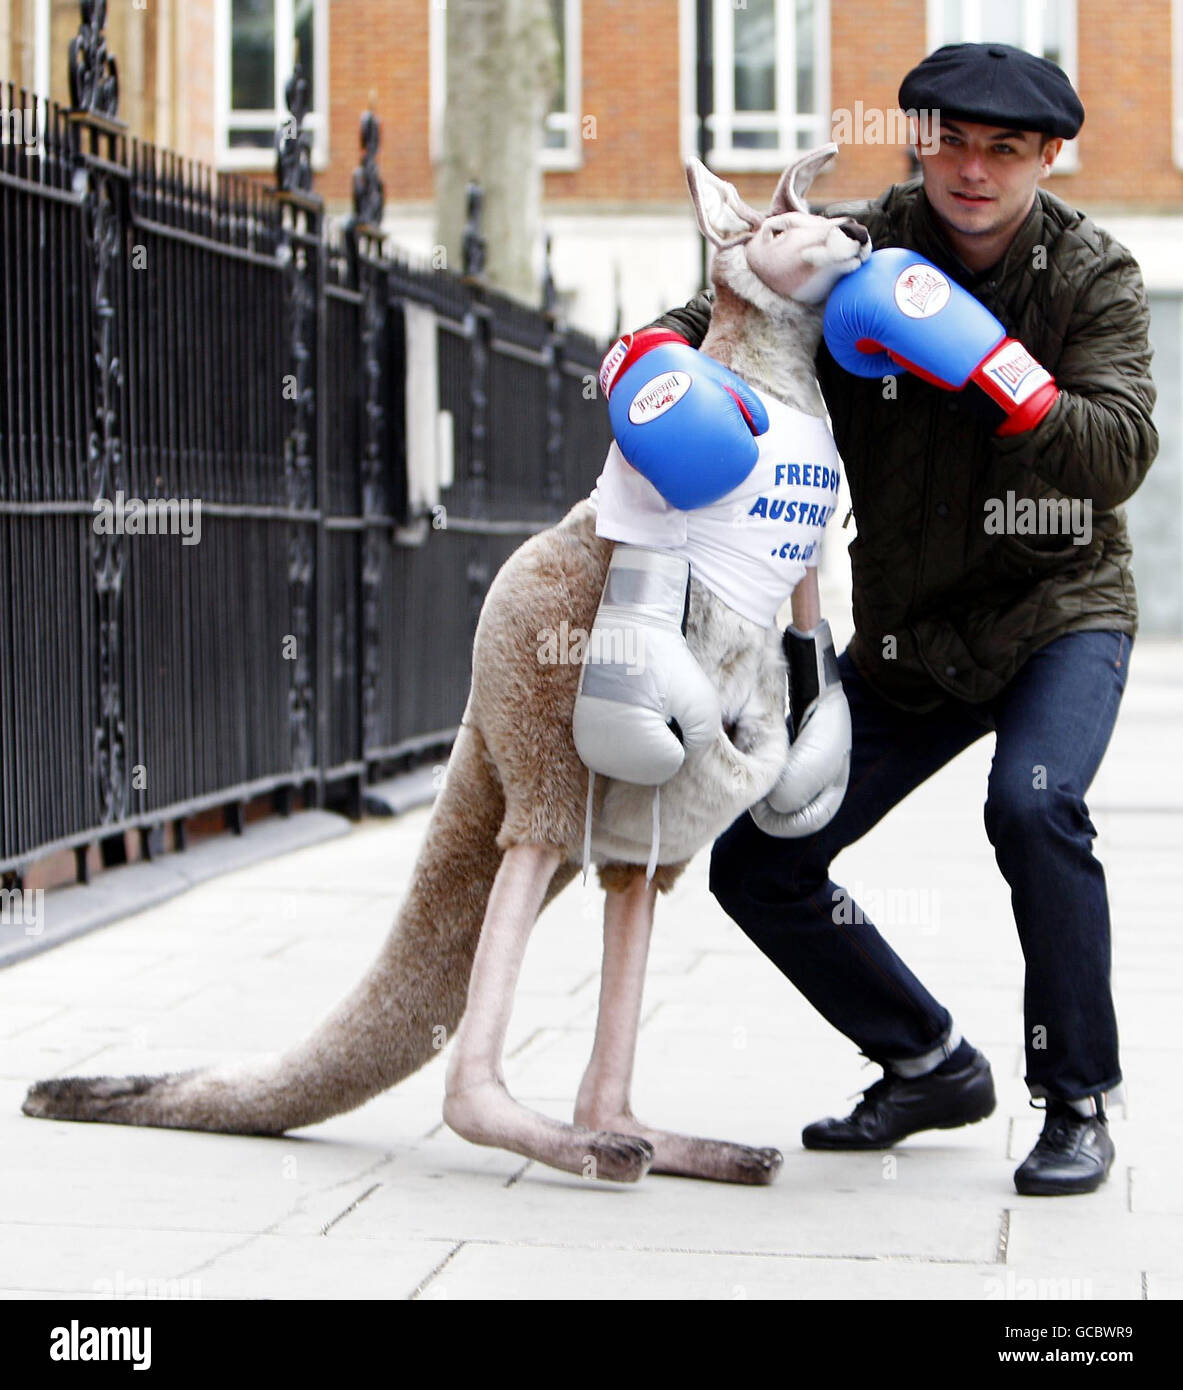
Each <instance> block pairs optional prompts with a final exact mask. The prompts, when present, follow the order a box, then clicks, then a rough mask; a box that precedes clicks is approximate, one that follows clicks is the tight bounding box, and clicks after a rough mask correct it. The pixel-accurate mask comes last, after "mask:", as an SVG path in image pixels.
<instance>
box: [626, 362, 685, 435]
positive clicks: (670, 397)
mask: <svg viewBox="0 0 1183 1390" xmlns="http://www.w3.org/2000/svg"><path fill="white" fill-rule="evenodd" d="M693 380H694V378H693V377H691V375H690V373H689V372H667V373H666V374H665V375H664V376H659V377H654V378H653V380H652V381H650V382H649V383H648V384H647V385H645V386H642V387H641V389H640V390H639V391H638V392H637V394H636V395H635V396H634V397H633V399H632V404H631V405H630V406H629V408H628V418H629V420H630V421H631V422H632V423H633V424H634V425H647V424H648V423H649V421H650V420H656V419H657V417H658V416H659V415H664V414H665V412H666V411H667V410H668V409H669V408H670V406H672V405H677V403H678V402H679V401H680V400H681V399H682V397H683V396H684V395H685V394H686V392H687V391H689V390H690V387H691V385H692V383H693Z"/></svg>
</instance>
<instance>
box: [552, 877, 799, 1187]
mask: <svg viewBox="0 0 1183 1390" xmlns="http://www.w3.org/2000/svg"><path fill="white" fill-rule="evenodd" d="M612 867H613V871H612V873H611V874H605V875H604V878H605V881H606V883H607V885H608V892H607V898H606V900H605V904H604V974H603V979H602V981H601V985H600V1012H599V1017H598V1019H597V1021H596V1038H595V1043H594V1045H593V1048H592V1056H591V1061H590V1062H589V1063H588V1068H587V1071H586V1073H585V1074H584V1077H583V1082H582V1084H581V1085H580V1088H579V1097H578V1100H577V1101H576V1104H575V1122H576V1124H578V1125H583V1126H585V1127H587V1128H588V1129H610V1130H614V1131H617V1132H621V1133H625V1134H634V1135H636V1136H637V1137H638V1138H641V1139H644V1140H646V1141H647V1142H648V1143H649V1144H651V1145H652V1146H653V1150H654V1158H653V1164H652V1167H651V1169H650V1171H651V1172H654V1173H671V1174H676V1175H677V1176H679V1177H686V1178H708V1179H712V1180H714V1181H715V1182H734V1183H747V1184H751V1185H762V1184H766V1183H770V1182H772V1181H773V1179H774V1178H775V1177H776V1175H777V1173H778V1172H779V1171H780V1167H781V1164H782V1162H783V1161H784V1160H783V1158H782V1156H781V1154H780V1152H779V1151H778V1150H776V1149H756V1148H752V1147H750V1146H749V1145H747V1144H732V1143H728V1142H727V1141H725V1140H721V1139H698V1138H695V1137H693V1136H691V1135H688V1134H673V1133H670V1132H669V1131H668V1130H662V1129H653V1128H652V1127H651V1126H649V1125H645V1124H642V1123H641V1122H640V1121H639V1120H638V1119H637V1118H636V1116H634V1114H633V1113H632V1108H631V1101H630V1092H631V1090H632V1078H633V1059H634V1056H635V1054H636V1042H637V1025H638V1023H639V1021H640V1016H641V996H642V992H643V990H644V984H645V965H646V961H647V959H648V955H649V938H650V934H651V932H652V927H653V909H654V905H655V902H656V898H657V883H656V882H653V883H646V881H645V874H644V870H643V869H641V868H639V867H637V868H636V869H635V871H634V872H633V873H632V874H624V873H621V872H620V871H619V870H618V869H617V868H616V866H612Z"/></svg>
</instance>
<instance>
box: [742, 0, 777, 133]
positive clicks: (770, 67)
mask: <svg viewBox="0 0 1183 1390" xmlns="http://www.w3.org/2000/svg"><path fill="white" fill-rule="evenodd" d="M774 4H775V0H748V4H747V7H746V8H745V9H741V10H736V11H735V109H736V110H737V111H774V110H775V109H776V18H775V13H774ZM735 143H736V144H737V145H739V144H741V143H742V142H741V141H740V140H739V138H738V137H737V138H736V141H735ZM775 143H776V142H775V139H774V140H773V145H774V146H775ZM747 148H763V144H761V145H759V146H755V147H753V146H750V145H749V146H747Z"/></svg>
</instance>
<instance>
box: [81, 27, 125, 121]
mask: <svg viewBox="0 0 1183 1390" xmlns="http://www.w3.org/2000/svg"><path fill="white" fill-rule="evenodd" d="M79 9H80V10H81V11H82V22H81V23H80V24H79V26H78V32H77V34H75V35H74V37H73V38H72V39H71V40H70V48H69V64H70V104H71V105H72V106H73V107H74V109H75V110H76V111H87V112H89V113H90V114H91V115H94V116H105V117H106V118H107V119H108V120H112V121H113V120H115V118H116V116H117V115H118V112H119V72H118V69H117V67H116V63H115V59H114V58H113V57H112V55H111V54H110V53H108V52H107V36H106V34H104V33H103V30H104V29H105V28H106V25H107V0H80V4H79Z"/></svg>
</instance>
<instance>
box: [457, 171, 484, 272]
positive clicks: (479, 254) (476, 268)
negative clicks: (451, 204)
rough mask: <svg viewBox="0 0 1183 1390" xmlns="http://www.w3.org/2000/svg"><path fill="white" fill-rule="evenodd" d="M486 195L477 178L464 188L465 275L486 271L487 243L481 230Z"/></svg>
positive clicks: (463, 252)
mask: <svg viewBox="0 0 1183 1390" xmlns="http://www.w3.org/2000/svg"><path fill="white" fill-rule="evenodd" d="M484 204H485V195H484V192H483V191H482V189H481V186H480V184H479V183H477V182H476V180H475V179H471V180H470V181H469V184H468V187H467V188H466V189H465V190H464V205H465V218H466V220H465V223H464V247H463V251H462V261H463V266H464V274H465V275H483V274H484V273H485V253H486V251H487V245H486V242H485V238H484V234H483V232H482V231H481V216H482V213H483V211H484Z"/></svg>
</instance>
